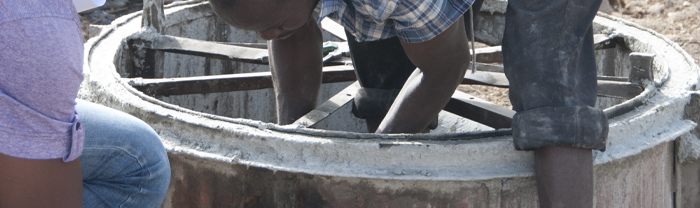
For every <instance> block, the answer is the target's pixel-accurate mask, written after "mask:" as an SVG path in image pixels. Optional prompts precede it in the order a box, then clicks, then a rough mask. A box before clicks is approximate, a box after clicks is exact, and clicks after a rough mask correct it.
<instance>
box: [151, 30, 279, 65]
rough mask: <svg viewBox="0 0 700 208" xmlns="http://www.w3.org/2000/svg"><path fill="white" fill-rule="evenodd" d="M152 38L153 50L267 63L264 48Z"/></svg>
mask: <svg viewBox="0 0 700 208" xmlns="http://www.w3.org/2000/svg"><path fill="white" fill-rule="evenodd" d="M154 40H155V41H154V43H153V44H152V45H151V46H150V49H153V50H158V51H164V52H170V53H179V54H188V55H195V56H203V57H209V58H217V59H225V60H232V61H239V62H246V63H254V64H267V63H268V58H267V56H268V54H267V50H265V49H259V48H252V47H243V46H236V45H230V44H223V43H217V42H211V41H203V40H196V39H191V38H183V37H175V36H169V35H160V36H158V37H157V38H154ZM147 47H148V46H147Z"/></svg>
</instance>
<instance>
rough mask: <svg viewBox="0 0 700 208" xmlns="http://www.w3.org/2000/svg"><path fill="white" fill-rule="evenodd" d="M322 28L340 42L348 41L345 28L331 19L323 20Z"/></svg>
mask: <svg viewBox="0 0 700 208" xmlns="http://www.w3.org/2000/svg"><path fill="white" fill-rule="evenodd" d="M321 28H323V30H325V31H328V33H330V34H332V35H333V36H335V37H337V38H338V39H340V40H343V41H347V40H348V37H347V36H346V35H345V28H344V27H343V26H342V25H340V24H338V23H337V22H334V21H333V20H331V18H323V20H321Z"/></svg>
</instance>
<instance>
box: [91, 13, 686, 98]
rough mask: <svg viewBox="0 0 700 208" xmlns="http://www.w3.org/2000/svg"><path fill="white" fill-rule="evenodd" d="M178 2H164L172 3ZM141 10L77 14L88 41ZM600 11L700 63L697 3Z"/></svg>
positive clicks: (496, 94)
mask: <svg viewBox="0 0 700 208" xmlns="http://www.w3.org/2000/svg"><path fill="white" fill-rule="evenodd" d="M174 1H179V0H165V2H166V4H167V3H172V2H174ZM142 8H143V0H107V2H106V3H105V5H104V6H102V7H100V8H96V9H92V10H88V11H85V12H83V13H81V14H80V16H81V18H80V19H81V21H82V25H83V36H84V37H85V39H86V40H87V37H88V33H87V28H88V25H90V24H98V25H107V24H110V23H111V22H112V20H114V19H116V18H117V17H120V16H122V15H125V14H129V13H132V12H135V11H138V10H141V9H142ZM600 11H601V12H604V13H607V14H610V15H612V16H615V17H620V18H623V19H626V20H629V21H631V22H634V23H637V24H639V25H641V26H643V27H647V28H650V29H652V30H654V31H657V32H659V33H661V34H663V35H665V36H666V37H668V38H669V39H671V40H673V41H674V42H676V43H678V45H680V46H681V47H682V48H683V49H684V50H685V51H687V52H688V54H690V56H692V57H693V59H695V63H696V64H700V0H603V4H602V5H601V7H600ZM458 89H459V90H461V91H464V92H466V93H469V94H472V95H474V96H477V97H480V98H482V99H485V100H487V101H490V102H493V103H496V104H500V105H503V106H505V107H508V108H510V107H511V106H510V101H509V99H508V90H507V89H500V88H494V87H486V86H478V85H460V86H459V88H458Z"/></svg>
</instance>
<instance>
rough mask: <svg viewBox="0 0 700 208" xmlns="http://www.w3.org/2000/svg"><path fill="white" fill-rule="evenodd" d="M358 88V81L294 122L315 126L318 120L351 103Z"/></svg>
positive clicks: (304, 125) (305, 125)
mask: <svg viewBox="0 0 700 208" xmlns="http://www.w3.org/2000/svg"><path fill="white" fill-rule="evenodd" d="M358 89H360V83H359V82H357V81H356V82H354V83H352V84H351V85H350V86H348V87H346V88H345V89H343V90H342V91H340V92H339V93H338V94H335V96H333V97H331V99H328V100H327V101H326V102H323V104H321V105H319V106H318V107H316V109H314V110H312V111H311V112H309V113H307V114H306V115H304V116H303V117H301V118H299V119H298V120H296V121H295V122H294V124H296V125H300V126H303V127H313V126H314V125H316V124H317V123H318V122H320V121H322V120H323V119H326V118H328V116H330V115H331V114H332V113H333V112H335V111H337V110H338V109H339V108H340V107H343V106H345V105H347V104H348V103H350V101H352V99H353V98H355V93H356V92H357V90H358Z"/></svg>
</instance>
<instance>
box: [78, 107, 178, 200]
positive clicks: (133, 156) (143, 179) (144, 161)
mask: <svg viewBox="0 0 700 208" xmlns="http://www.w3.org/2000/svg"><path fill="white" fill-rule="evenodd" d="M76 102H77V103H78V104H77V105H76V106H75V109H76V111H77V112H78V114H79V115H80V119H81V120H82V123H83V125H85V145H84V149H83V154H82V155H81V156H80V165H81V168H82V174H83V207H159V206H160V204H161V203H163V199H164V198H165V192H166V190H167V189H168V184H169V183H170V163H169V162H168V156H167V154H166V152H165V148H164V147H163V144H162V143H161V141H160V139H159V137H158V135H157V134H156V132H155V131H153V129H152V128H151V127H150V126H148V124H146V123H145V122H143V121H141V120H139V119H137V118H135V117H133V116H131V115H128V114H126V113H123V112H120V111H117V110H114V109H111V108H108V107H104V106H101V105H97V104H94V103H91V102H88V101H84V100H76Z"/></svg>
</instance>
